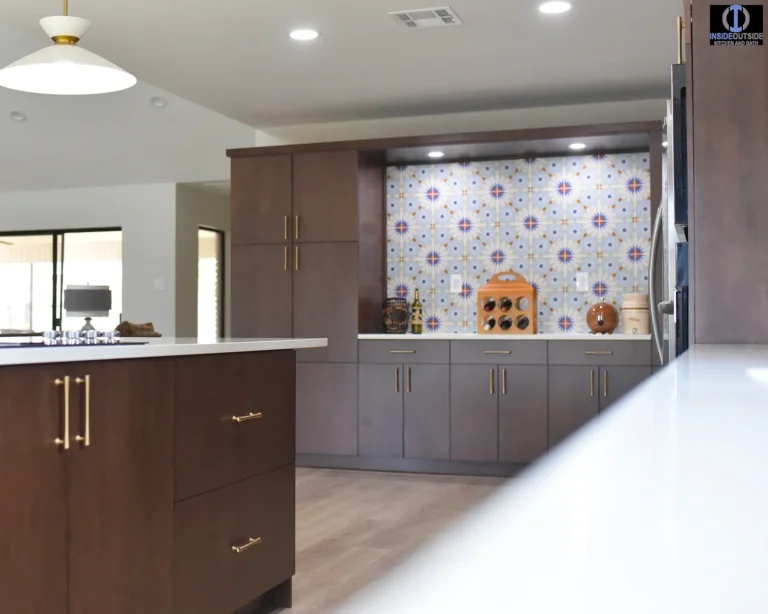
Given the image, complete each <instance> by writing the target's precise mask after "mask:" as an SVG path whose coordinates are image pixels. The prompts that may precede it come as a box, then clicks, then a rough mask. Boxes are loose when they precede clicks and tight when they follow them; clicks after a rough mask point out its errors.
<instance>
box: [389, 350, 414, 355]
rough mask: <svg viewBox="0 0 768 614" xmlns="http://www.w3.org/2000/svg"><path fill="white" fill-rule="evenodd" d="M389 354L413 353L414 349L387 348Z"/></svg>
mask: <svg viewBox="0 0 768 614" xmlns="http://www.w3.org/2000/svg"><path fill="white" fill-rule="evenodd" d="M389 353H390V354H415V353H416V350H389Z"/></svg>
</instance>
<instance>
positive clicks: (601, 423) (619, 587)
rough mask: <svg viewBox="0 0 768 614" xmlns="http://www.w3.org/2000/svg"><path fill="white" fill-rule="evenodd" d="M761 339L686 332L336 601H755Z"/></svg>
mask: <svg viewBox="0 0 768 614" xmlns="http://www.w3.org/2000/svg"><path fill="white" fill-rule="evenodd" d="M767 396H768V346H702V345H697V346H694V347H693V348H692V349H691V350H690V351H689V352H688V353H687V354H686V355H684V356H683V357H682V358H680V359H678V360H677V361H676V362H674V363H673V364H672V365H670V366H668V367H666V368H665V369H663V370H662V371H661V372H659V373H658V374H656V375H655V376H654V377H652V378H651V379H650V380H648V381H647V382H645V383H644V384H642V385H641V386H640V387H639V388H637V389H636V390H635V391H634V392H632V393H630V394H629V395H628V396H626V397H625V398H624V399H622V400H620V401H618V402H617V403H616V404H615V406H614V407H613V408H612V409H611V410H610V411H609V412H607V413H605V414H604V415H603V416H601V418H600V419H599V420H595V421H593V422H591V423H590V424H589V425H588V426H586V427H584V428H583V429H581V430H580V431H579V432H577V433H576V434H574V435H573V436H571V437H570V438H568V439H567V440H566V441H565V442H563V443H562V444H561V445H560V446H558V447H557V448H555V449H554V450H552V451H551V452H550V454H549V455H548V456H547V457H545V458H544V459H542V460H541V461H540V462H538V463H536V464H535V465H533V466H532V467H531V468H530V469H529V470H528V471H527V472H524V473H523V474H521V475H520V476H519V477H518V478H517V479H515V480H514V481H511V482H510V483H509V485H508V486H506V487H504V488H503V489H502V490H501V491H500V492H499V493H498V494H497V495H496V496H494V497H493V498H492V499H491V500H489V501H488V502H487V503H485V504H483V505H482V506H480V507H479V508H477V509H476V510H474V511H473V512H472V513H470V514H469V515H468V516H467V517H466V518H465V519H464V520H463V521H461V522H460V523H459V524H458V525H456V526H455V527H454V528H453V529H451V530H449V531H448V532H447V533H446V534H444V535H443V536H442V537H441V538H439V539H438V540H437V541H436V542H434V543H433V544H432V545H431V546H429V547H427V548H426V549H425V550H423V551H422V552H421V553H418V554H417V555H416V556H415V557H413V558H412V559H410V560H409V561H408V562H407V563H406V564H405V565H403V566H402V567H401V568H400V569H398V570H396V571H395V572H394V573H393V574H392V575H391V576H389V577H387V578H385V579H383V580H382V581H380V582H378V583H377V584H376V585H374V586H371V587H370V588H369V589H368V590H366V591H364V592H363V594H361V595H359V596H358V597H357V598H355V599H353V600H352V601H351V602H350V603H349V604H348V605H347V606H346V607H343V608H341V610H339V611H340V612H341V613H343V614H417V613H418V614H421V613H423V612H430V613H431V612H440V613H442V614H453V613H456V614H458V613H460V612H461V613H464V612H525V613H526V614H538V613H541V614H551V613H553V612H571V613H578V614H581V613H583V614H587V613H588V614H609V613H611V614H612V613H614V612H622V613H624V614H633V613H637V614H647V613H648V612H656V613H663V614H667V613H669V614H672V613H675V614H678V613H679V614H687V613H692V612H696V613H697V614H710V613H711V614H715V613H720V612H765V611H766V609H768V585H767V584H766V582H765V581H764V578H763V576H764V570H765V569H766V566H767V565H768V554H767V553H768V529H766V524H765V518H766V517H767V516H768V490H766V488H765V487H764V481H765V479H764V467H765V466H766V465H768V447H766V445H765V441H766V437H768V411H766V405H765V399H766V397H767Z"/></svg>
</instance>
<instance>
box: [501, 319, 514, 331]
mask: <svg viewBox="0 0 768 614" xmlns="http://www.w3.org/2000/svg"><path fill="white" fill-rule="evenodd" d="M499 326H500V327H501V330H509V329H510V328H512V318H510V317H509V316H504V317H503V318H501V322H500V323H499Z"/></svg>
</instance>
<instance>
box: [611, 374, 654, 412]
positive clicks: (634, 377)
mask: <svg viewBox="0 0 768 614" xmlns="http://www.w3.org/2000/svg"><path fill="white" fill-rule="evenodd" d="M650 376H651V367H650V366H647V367H623V366H617V367H600V411H601V412H603V411H605V410H606V409H608V408H609V407H610V406H611V405H612V404H613V403H615V402H616V401H618V400H619V399H621V397H623V396H624V395H626V394H627V393H628V392H631V391H632V389H633V388H635V387H636V386H639V385H640V384H642V383H643V382H644V381H645V380H647V379H648V378H649V377H650Z"/></svg>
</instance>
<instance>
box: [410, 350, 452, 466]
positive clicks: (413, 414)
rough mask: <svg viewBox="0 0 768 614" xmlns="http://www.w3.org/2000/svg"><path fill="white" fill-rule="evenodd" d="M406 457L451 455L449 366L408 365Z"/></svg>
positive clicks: (438, 457) (443, 458)
mask: <svg viewBox="0 0 768 614" xmlns="http://www.w3.org/2000/svg"><path fill="white" fill-rule="evenodd" d="M404 368H405V382H404V385H405V397H404V405H403V415H404V418H403V419H404V444H403V445H404V453H405V457H406V458H431V459H438V460H448V459H449V458H450V445H451V440H450V424H451V422H450V421H451V415H450V413H451V410H450V402H451V395H450V367H449V366H448V365H405V367H404Z"/></svg>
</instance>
